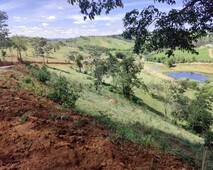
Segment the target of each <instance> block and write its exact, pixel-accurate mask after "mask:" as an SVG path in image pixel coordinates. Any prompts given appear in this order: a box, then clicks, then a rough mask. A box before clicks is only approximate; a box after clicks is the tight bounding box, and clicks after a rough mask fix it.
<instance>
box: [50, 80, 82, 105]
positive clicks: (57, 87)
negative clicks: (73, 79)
mask: <svg viewBox="0 0 213 170" xmlns="http://www.w3.org/2000/svg"><path fill="white" fill-rule="evenodd" d="M51 86H52V90H51V92H50V93H49V94H48V97H49V98H50V99H52V100H53V101H55V102H58V103H60V104H62V105H63V106H64V107H65V108H74V107H75V103H76V101H77V100H78V98H79V97H80V89H76V88H74V87H72V86H71V85H70V84H69V82H68V81H67V79H66V78H65V77H62V76H60V77H59V78H57V79H56V80H55V81H53V82H52V85H51Z"/></svg>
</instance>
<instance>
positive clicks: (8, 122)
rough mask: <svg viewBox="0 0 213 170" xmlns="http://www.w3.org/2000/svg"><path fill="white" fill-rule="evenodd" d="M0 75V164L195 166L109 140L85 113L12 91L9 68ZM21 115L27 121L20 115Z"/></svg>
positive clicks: (29, 166)
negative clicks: (66, 117) (55, 116)
mask: <svg viewBox="0 0 213 170" xmlns="http://www.w3.org/2000/svg"><path fill="white" fill-rule="evenodd" d="M2 74H4V76H5V77H9V79H8V80H2V79H0V169H38V170H39V169H60V170H61V169H108V170H113V169H115V170H119V169H138V170H143V169H144V170H146V169H147V170H151V169H161V170H167V169H180V170H189V169H195V168H194V167H193V166H192V164H191V163H189V162H187V161H185V160H184V159H182V158H180V157H176V156H173V155H170V154H162V155H160V154H157V153H156V152H155V151H154V149H149V148H146V149H145V148H141V147H139V146H138V145H137V144H133V143H131V142H127V141H126V142H125V141H124V142H123V143H122V144H117V143H114V142H112V141H110V140H109V136H110V135H112V133H111V132H110V131H109V130H107V129H105V128H104V127H102V126H101V125H99V124H97V123H96V122H95V121H94V120H93V119H92V118H91V117H88V116H84V115H83V114H81V113H76V112H73V111H66V110H62V109H60V107H59V106H58V105H57V104H55V103H53V102H52V101H49V100H47V99H45V98H43V97H41V96H37V95H35V94H32V93H31V92H29V91H27V90H17V89H19V87H20V84H19V80H18V77H15V76H14V75H13V74H12V72H11V71H10V70H8V71H7V72H4V73H2ZM23 114H25V115H28V120H27V121H21V120H20V116H22V115H23ZM56 114H58V115H59V114H63V115H69V118H68V119H67V120H61V119H60V118H59V119H55V118H53V117H54V115H56Z"/></svg>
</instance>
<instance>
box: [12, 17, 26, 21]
mask: <svg viewBox="0 0 213 170" xmlns="http://www.w3.org/2000/svg"><path fill="white" fill-rule="evenodd" d="M13 19H14V20H15V21H18V22H21V21H25V20H27V18H26V17H19V16H14V17H13Z"/></svg>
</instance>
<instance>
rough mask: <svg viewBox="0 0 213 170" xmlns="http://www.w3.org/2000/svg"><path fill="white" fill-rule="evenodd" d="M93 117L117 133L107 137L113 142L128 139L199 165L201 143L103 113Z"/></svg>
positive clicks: (201, 149) (201, 151)
mask: <svg viewBox="0 0 213 170" xmlns="http://www.w3.org/2000/svg"><path fill="white" fill-rule="evenodd" d="M93 117H94V119H95V120H96V121H97V122H98V123H99V124H101V125H102V126H104V127H106V128H108V129H110V130H111V131H113V132H115V134H117V135H114V136H110V137H109V138H110V139H111V140H112V141H114V142H118V143H119V142H122V141H123V140H129V141H132V142H134V143H138V144H140V145H141V146H152V147H155V148H156V149H157V150H158V151H159V152H161V153H165V152H167V153H168V152H169V153H172V154H175V155H178V156H180V157H182V158H184V159H187V160H188V161H191V162H193V163H195V164H196V165H197V166H199V167H200V166H201V162H202V154H203V150H204V147H203V146H202V145H201V144H195V143H191V142H190V141H189V140H187V139H185V138H182V137H179V136H175V135H173V134H170V133H166V132H164V131H161V130H159V129H156V128H152V127H148V126H146V125H144V124H141V123H140V122H136V123H129V124H124V123H121V122H116V121H114V120H112V119H111V118H110V117H109V116H107V115H103V114H102V115H95V116H93ZM210 161H211V160H210ZM210 163H213V162H212V161H211V162H210ZM212 165H213V164H212Z"/></svg>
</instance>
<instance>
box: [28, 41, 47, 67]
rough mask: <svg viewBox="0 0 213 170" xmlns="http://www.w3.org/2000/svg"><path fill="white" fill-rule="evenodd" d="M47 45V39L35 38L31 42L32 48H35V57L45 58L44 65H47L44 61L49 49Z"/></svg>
mask: <svg viewBox="0 0 213 170" xmlns="http://www.w3.org/2000/svg"><path fill="white" fill-rule="evenodd" d="M46 45H47V40H46V39H45V38H40V37H35V38H33V39H32V40H31V46H32V47H33V55H34V56H40V57H43V62H44V63H45V60H44V57H45V53H46V52H47V51H48V48H46ZM45 50H46V51H45Z"/></svg>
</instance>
